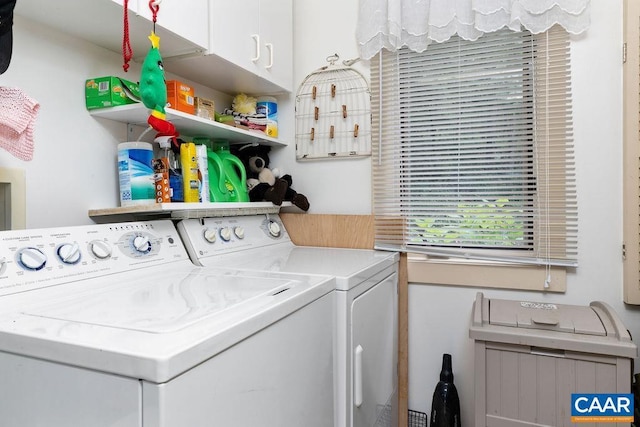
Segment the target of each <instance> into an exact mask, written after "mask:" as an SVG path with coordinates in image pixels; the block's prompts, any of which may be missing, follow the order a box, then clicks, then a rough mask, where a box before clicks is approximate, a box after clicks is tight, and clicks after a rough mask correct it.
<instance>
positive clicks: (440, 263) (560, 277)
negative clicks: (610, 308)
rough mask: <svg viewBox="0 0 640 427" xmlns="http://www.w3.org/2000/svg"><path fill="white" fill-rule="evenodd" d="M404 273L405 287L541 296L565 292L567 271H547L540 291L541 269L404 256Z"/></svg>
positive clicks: (422, 256) (561, 268)
mask: <svg viewBox="0 0 640 427" xmlns="http://www.w3.org/2000/svg"><path fill="white" fill-rule="evenodd" d="M407 273H408V281H409V283H423V284H432V285H453V286H472V287H480V288H498V289H517V290H529V291H543V292H565V291H566V288H567V271H566V269H565V268H563V267H552V268H551V282H550V286H549V288H547V289H545V287H544V282H545V279H546V276H547V269H546V268H545V267H544V266H531V265H510V264H501V263H496V262H486V261H469V260H460V259H452V258H447V259H433V258H427V257H426V256H425V255H421V254H408V256H407Z"/></svg>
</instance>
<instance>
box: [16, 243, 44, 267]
mask: <svg viewBox="0 0 640 427" xmlns="http://www.w3.org/2000/svg"><path fill="white" fill-rule="evenodd" d="M18 262H19V263H20V265H22V266H23V267H24V268H26V269H27V270H33V271H37V270H40V269H41V268H42V267H44V266H45V264H46V263H47V256H46V255H45V254H44V253H42V251H41V250H40V249H37V248H33V247H29V248H24V249H22V250H20V252H18Z"/></svg>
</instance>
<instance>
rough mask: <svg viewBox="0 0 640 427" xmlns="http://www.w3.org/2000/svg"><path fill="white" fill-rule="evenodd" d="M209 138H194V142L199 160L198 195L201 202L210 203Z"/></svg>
mask: <svg viewBox="0 0 640 427" xmlns="http://www.w3.org/2000/svg"><path fill="white" fill-rule="evenodd" d="M208 141H209V139H208V138H193V143H194V144H196V157H197V161H198V183H199V187H198V196H199V199H200V203H209V202H210V201H211V196H210V194H209V165H208V159H207V153H208V151H209V148H208V147H207V142H208Z"/></svg>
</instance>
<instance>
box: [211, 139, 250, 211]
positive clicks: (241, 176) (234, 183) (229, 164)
mask: <svg viewBox="0 0 640 427" xmlns="http://www.w3.org/2000/svg"><path fill="white" fill-rule="evenodd" d="M213 152H214V153H215V154H216V155H217V156H218V158H220V161H221V166H220V169H221V171H222V172H221V175H224V186H225V187H226V192H227V193H228V200H227V201H229V202H248V201H249V192H248V191H247V172H246V171H245V169H244V165H243V164H242V161H241V160H240V159H239V158H238V157H236V156H234V155H233V154H231V151H229V142H228V141H214V143H213Z"/></svg>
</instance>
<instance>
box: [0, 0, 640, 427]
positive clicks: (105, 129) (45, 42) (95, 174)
mask: <svg viewBox="0 0 640 427" xmlns="http://www.w3.org/2000/svg"><path fill="white" fill-rule="evenodd" d="M357 3H358V2H357V1H356V0H351V1H349V2H344V1H338V0H327V1H324V2H311V1H305V2H302V1H297V2H294V20H295V28H294V30H295V33H294V34H295V36H294V61H295V63H294V77H295V82H294V87H296V88H297V87H298V86H299V85H300V84H301V83H302V81H303V80H304V78H305V77H306V76H307V75H308V74H309V73H311V72H313V71H315V70H316V69H318V68H319V67H321V66H323V65H325V64H326V62H325V58H326V57H327V56H329V55H331V54H334V53H338V54H339V55H340V56H341V57H342V58H343V59H350V58H354V57H356V56H357V47H356V44H355V40H354V33H355V22H356V16H357ZM621 4H622V1H621V0H613V1H612V0H593V1H592V12H591V14H592V26H591V28H590V29H589V31H588V33H587V34H585V35H583V36H579V37H575V38H574V40H575V43H574V44H573V46H572V55H573V60H572V61H573V62H572V66H573V70H574V73H573V95H574V130H575V142H576V144H575V145H576V166H577V175H578V191H579V196H578V202H579V209H580V223H579V226H580V234H579V239H580V247H579V250H580V258H579V262H580V267H579V268H578V270H577V271H576V272H575V273H572V274H570V275H569V279H568V284H567V288H568V290H567V292H566V293H565V294H562V295H544V294H541V293H525V292H515V291H513V292H509V291H494V290H485V291H484V292H485V296H486V297H489V298H509V299H516V300H520V299H527V300H536V301H552V302H557V303H569V304H588V303H589V302H590V301H592V300H602V301H605V302H607V303H609V304H611V305H612V306H613V307H614V308H615V309H616V310H617V311H618V313H619V314H620V315H621V317H622V318H623V321H624V322H625V324H626V325H627V327H628V328H629V329H630V330H631V332H632V334H633V335H634V336H636V337H640V312H638V310H637V309H636V308H635V307H626V306H625V305H624V304H623V303H622V286H621V281H622V263H621V254H620V252H621V242H622V230H621V222H622V221H621V220H622V196H621V188H622V185H621V182H622V181H621V180H622V172H621V169H622V148H621V139H622V130H621V123H622V90H621V84H622V83H621V82H622V65H621V44H622V36H621V28H622V5H621ZM114 31H119V30H118V29H117V28H114ZM121 66H122V58H121V55H118V54H117V53H113V52H108V51H105V50H103V49H101V48H97V47H95V46H93V45H90V44H87V43H84V42H82V41H79V40H74V39H70V38H68V37H66V36H65V35H63V34H61V33H58V32H54V31H50V30H48V29H46V28H44V27H42V26H36V25H33V24H31V23H30V21H28V20H26V19H23V18H21V17H17V18H16V23H15V50H14V58H13V61H12V63H11V66H10V68H9V70H8V71H7V72H6V73H5V74H3V75H2V76H0V85H2V86H17V87H20V88H22V89H23V90H24V91H25V92H26V93H28V94H29V95H30V96H32V97H33V98H35V99H37V100H38V101H39V102H40V103H41V110H40V115H39V117H38V120H37V123H36V150H35V157H34V160H33V161H31V162H23V161H20V160H17V159H15V158H13V157H12V156H11V155H10V154H8V153H6V152H4V151H0V167H12V168H23V169H25V170H26V173H27V210H28V211H27V226H28V227H30V228H35V227H49V226H58V225H69V224H89V223H91V220H90V218H89V217H88V216H87V211H88V210H89V209H91V208H104V207H113V206H117V203H118V191H117V176H116V169H115V150H116V146H117V143H118V142H121V141H124V140H125V139H126V138H127V133H126V132H127V130H126V126H125V125H123V124H119V123H114V122H110V121H108V120H98V119H94V118H92V117H91V116H89V115H88V113H87V111H86V110H85V107H84V97H83V84H84V80H85V79H86V78H87V77H96V76H100V75H107V74H116V75H120V76H123V77H124V76H125V75H124V73H123V72H122V68H121ZM356 67H357V69H359V70H360V71H363V72H364V73H365V74H368V71H367V69H368V64H367V63H362V62H361V63H359V64H357V65H356ZM129 74H130V75H132V76H134V77H132V78H131V79H132V80H136V79H137V75H138V74H139V68H137V65H136V64H133V65H132V69H131V70H130V72H129ZM169 77H171V76H169ZM195 87H196V89H197V90H199V91H201V92H200V93H201V94H203V95H204V96H207V95H209V96H211V97H214V99H215V100H216V103H217V104H218V98H216V97H223V96H222V95H221V94H218V93H215V92H213V91H210V90H208V89H207V88H202V87H200V86H198V85H195ZM223 98H224V97H223ZM220 105H221V104H220ZM294 106H295V93H294V94H292V95H290V96H289V97H288V98H281V99H280V100H279V110H280V112H279V120H280V123H279V128H280V132H281V135H282V138H283V139H286V140H288V141H290V146H289V147H287V148H285V149H281V150H277V152H274V153H273V164H274V166H278V167H281V168H283V169H284V170H285V171H286V172H289V173H291V174H292V175H293V178H294V188H295V189H296V190H297V191H299V192H303V193H305V194H306V195H307V196H308V197H309V200H310V201H311V205H312V208H311V212H315V213H341V214H368V213H370V211H371V189H370V172H371V164H372V163H371V159H369V158H365V159H357V160H328V161H316V162H306V163H301V162H296V160H295V148H294V144H293V140H294V129H293V127H294V123H295V121H294V110H293V108H294ZM477 291H478V289H474V288H455V287H443V286H427V285H410V289H409V297H410V302H409V310H410V314H409V327H410V331H409V336H410V337H409V359H410V360H409V376H410V381H409V407H410V408H412V409H415V410H420V411H428V410H429V408H430V404H431V393H432V392H433V388H434V386H435V384H436V382H437V378H438V372H439V366H440V360H441V355H442V353H444V352H449V353H452V355H453V362H454V371H455V374H456V383H457V385H458V389H459V392H460V395H461V399H462V406H463V423H464V424H465V425H469V424H470V423H471V411H472V402H473V394H472V384H473V372H472V364H473V354H472V342H471V340H470V339H469V338H468V322H469V316H470V312H471V306H472V302H473V300H474V298H475V294H476V292H477Z"/></svg>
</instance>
